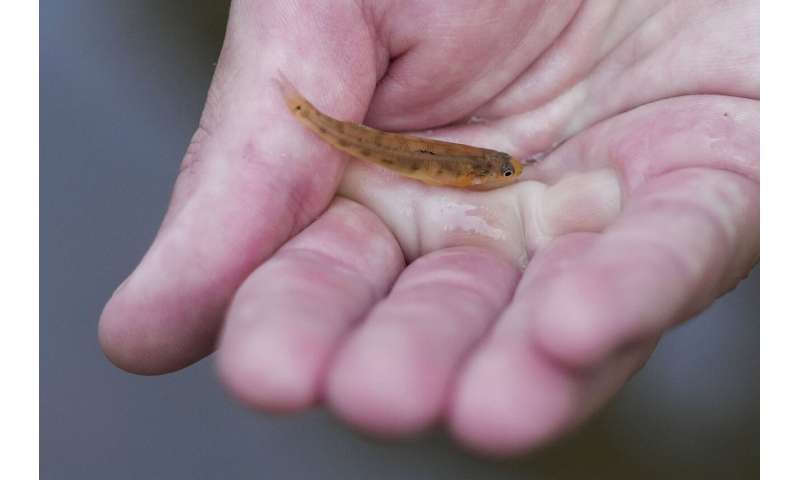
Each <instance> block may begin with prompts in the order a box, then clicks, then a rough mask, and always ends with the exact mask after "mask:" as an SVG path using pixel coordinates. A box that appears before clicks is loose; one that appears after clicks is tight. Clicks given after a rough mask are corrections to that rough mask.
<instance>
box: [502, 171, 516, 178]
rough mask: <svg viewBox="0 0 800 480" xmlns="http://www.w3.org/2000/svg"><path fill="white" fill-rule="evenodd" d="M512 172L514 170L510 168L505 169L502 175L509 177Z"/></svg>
mask: <svg viewBox="0 0 800 480" xmlns="http://www.w3.org/2000/svg"><path fill="white" fill-rule="evenodd" d="M513 174H514V172H512V171H511V170H505V171H503V176H504V177H510V176H511V175H513Z"/></svg>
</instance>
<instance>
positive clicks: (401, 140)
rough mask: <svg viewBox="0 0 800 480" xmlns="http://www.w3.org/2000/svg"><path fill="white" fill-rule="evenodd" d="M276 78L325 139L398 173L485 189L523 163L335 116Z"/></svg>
mask: <svg viewBox="0 0 800 480" xmlns="http://www.w3.org/2000/svg"><path fill="white" fill-rule="evenodd" d="M277 83H278V86H279V87H280V90H281V93H282V94H283V97H284V99H285V101H286V106H287V107H288V108H289V111H290V112H291V113H292V114H293V115H294V116H295V117H296V118H297V119H298V120H299V121H300V122H301V123H302V124H303V125H305V126H306V127H308V128H309V129H310V130H312V131H313V132H314V133H316V134H317V135H319V136H320V137H321V138H322V139H323V140H325V141H326V142H327V143H329V144H330V145H332V146H333V147H334V148H337V149H338V150H341V151H343V152H345V153H348V154H350V155H352V156H354V157H356V158H360V159H362V160H366V161H369V162H373V163H376V164H378V165H380V166H382V167H384V168H387V169H389V170H392V171H394V172H397V173H398V174H400V175H403V176H406V177H409V178H414V179H416V180H420V181H422V182H425V183H427V184H431V185H441V186H448V187H460V188H476V189H490V188H497V187H502V186H504V185H508V184H510V183H513V182H515V181H516V180H517V178H518V177H519V175H520V174H521V173H522V164H520V162H519V160H517V159H516V158H514V157H512V156H511V155H509V154H507V153H503V152H498V151H496V150H490V149H487V148H478V147H472V146H469V145H462V144H459V143H450V142H442V141H439V140H431V139H428V138H421V137H414V136H411V135H402V134H399V133H389V132H382V131H380V130H376V129H374V128H370V127H367V126H365V125H360V124H357V123H352V122H343V121H339V120H336V119H335V118H332V117H329V116H327V115H325V114H324V113H322V112H320V111H319V110H317V108H316V107H314V105H312V104H311V102H309V101H308V100H306V99H305V97H303V96H302V95H301V94H300V93H299V92H298V91H297V90H296V89H295V88H294V87H293V86H292V84H291V83H290V82H289V81H288V80H287V79H286V78H285V77H284V76H283V75H282V74H279V78H278V79H277Z"/></svg>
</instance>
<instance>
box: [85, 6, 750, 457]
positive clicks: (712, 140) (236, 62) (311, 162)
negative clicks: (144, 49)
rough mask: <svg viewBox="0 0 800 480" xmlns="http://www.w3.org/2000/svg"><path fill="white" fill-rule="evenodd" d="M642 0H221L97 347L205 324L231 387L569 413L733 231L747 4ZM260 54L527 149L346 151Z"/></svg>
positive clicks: (701, 280)
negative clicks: (521, 165)
mask: <svg viewBox="0 0 800 480" xmlns="http://www.w3.org/2000/svg"><path fill="white" fill-rule="evenodd" d="M423 3H424V2H423ZM658 3H659V2H650V3H648V4H644V3H642V2H630V3H620V4H619V5H617V4H616V3H615V2H586V3H583V4H581V3H580V2H552V3H548V2H495V3H493V2H485V1H474V2H472V1H471V2H452V3H451V2H436V3H433V2H431V3H430V4H425V5H421V4H416V3H414V2H376V3H374V4H373V3H367V2H363V3H362V2H352V3H347V4H345V2H332V1H331V2H308V4H307V5H303V6H297V5H295V4H290V3H280V2H256V1H244V0H241V1H235V2H234V3H233V6H232V9H231V16H230V21H229V28H228V32H227V37H226V40H225V45H224V47H223V52H222V54H221V57H220V62H219V65H218V68H217V71H216V73H215V76H214V80H213V83H212V86H211V89H210V92H209V96H208V101H207V105H206V109H205V111H204V113H203V117H202V119H201V122H200V128H199V129H198V132H197V133H196V135H195V137H194V138H193V140H192V143H191V145H190V147H189V149H188V152H187V155H186V157H185V158H184V160H183V163H182V166H181V171H180V175H179V177H178V180H177V182H176V186H175V192H174V195H173V199H172V202H171V205H170V208H169V211H168V213H167V216H166V218H165V220H164V223H163V225H162V227H161V229H160V230H159V232H158V235H157V237H156V239H155V241H154V243H153V245H152V247H151V249H150V250H149V251H148V253H147V255H146V256H145V257H144V259H143V260H142V262H141V264H140V265H139V266H138V267H137V268H136V270H135V271H134V273H133V274H132V275H131V276H130V277H129V279H128V280H126V281H125V282H124V283H123V285H122V286H121V287H120V288H119V289H118V291H117V292H115V294H114V295H113V296H112V298H111V299H110V300H109V303H108V305H107V306H106V309H105V310H104V312H103V315H102V318H101V323H100V340H101V343H102V345H103V348H104V350H105V352H106V354H107V355H108V357H109V358H110V359H111V360H112V361H113V362H114V363H115V364H117V365H119V366H120V367H121V368H124V369H126V370H130V371H133V372H137V373H145V374H157V373H165V372H168V371H172V370H176V369H179V368H182V367H185V366H187V365H189V364H191V363H193V362H195V361H197V360H199V359H200V358H202V357H203V356H205V355H207V354H208V353H210V352H211V351H212V349H213V348H214V346H215V345H218V347H219V355H218V357H219V358H218V362H219V363H218V364H219V371H220V375H221V377H222V380H223V382H224V383H225V384H226V385H227V386H228V388H229V389H230V391H231V392H232V393H233V394H234V395H235V396H237V397H238V398H240V399H241V400H243V401H244V402H245V403H247V404H248V405H250V406H252V407H254V408H257V409H263V410H267V411H297V410H302V409H304V408H307V407H309V406H311V405H313V404H314V403H316V402H318V401H324V402H326V403H327V404H328V405H329V406H330V407H331V408H332V409H333V410H334V411H335V412H336V413H337V414H338V415H339V416H341V417H342V418H344V419H345V420H346V421H348V422H349V423H350V424H352V425H354V426H357V427H358V428H360V429H362V430H364V431H368V432H374V433H379V434H383V435H403V434H409V433H413V432H416V431H419V430H421V429H423V428H425V427H427V426H428V425H430V424H432V423H433V422H435V421H438V420H440V419H444V420H445V421H446V422H447V423H448V424H449V425H450V427H451V429H452V431H453V432H454V435H455V436H456V437H457V438H459V439H460V440H461V441H462V442H463V443H465V444H467V445H469V446H471V447H472V448H475V449H477V450H479V451H482V452H486V453H496V454H509V453H513V452H517V451H521V450H524V449H527V448H530V447H533V446H537V445H541V444H542V443H544V442H546V441H548V440H550V439H552V438H553V437H555V436H556V435H558V434H561V433H563V432H564V431H566V430H567V429H569V428H570V427H572V426H574V425H576V424H578V423H579V422H580V421H581V420H583V419H585V418H586V417H587V416H588V415H590V414H591V413H592V412H593V411H595V410H596V409H597V408H598V407H599V406H601V405H602V404H603V403H604V402H605V401H606V400H607V399H608V398H609V397H610V396H611V395H613V394H614V393H615V392H616V391H618V389H619V388H620V387H621V386H622V385H623V384H624V382H625V381H626V380H627V379H628V378H629V377H630V375H632V374H633V373H634V372H635V371H636V370H637V369H638V368H639V367H640V366H641V365H642V364H643V362H644V361H645V360H646V359H647V357H648V356H649V354H650V352H651V351H652V349H653V348H654V346H655V344H656V342H657V340H658V338H659V336H660V335H661V334H662V333H663V332H664V331H665V330H666V329H667V328H668V327H670V326H673V325H675V324H676V323H678V322H680V321H683V320H685V319H687V318H689V317H690V316H692V315H693V314H695V313H697V312H699V311H700V310H702V309H703V308H705V307H706V306H707V305H708V304H709V303H710V302H712V301H713V300H714V299H715V298H717V297H718V296H719V295H721V294H722V293H724V292H725V291H727V290H729V289H730V288H733V287H734V286H735V285H736V283H737V282H738V280H739V279H740V278H741V277H742V276H744V275H746V274H747V272H748V271H749V270H750V268H751V267H752V265H753V264H754V262H755V261H757V257H758V169H759V166H758V163H759V154H758V143H759V132H758V120H759V110H758V108H759V107H758V95H759V81H758V43H757V42H758V41H757V38H758V10H757V9H758V6H757V3H753V2H730V3H720V2H709V3H708V4H707V5H705V6H703V7H700V8H698V4H697V3H696V2H672V3H669V4H668V5H666V6H661V5H660V4H658ZM278 70H281V71H283V72H284V73H285V74H286V75H287V77H289V78H290V79H291V80H292V81H293V82H294V83H295V84H296V86H297V87H298V89H299V90H300V91H301V92H303V94H304V95H305V96H306V97H308V98H309V100H311V101H312V102H313V103H314V104H315V105H316V106H317V107H319V108H320V109H321V110H322V111H324V112H326V113H328V114H330V115H332V116H334V117H336V118H339V119H347V120H353V121H359V120H361V119H362V118H364V117H365V116H366V122H367V123H368V124H370V125H373V126H376V127H378V128H384V129H387V130H417V131H424V132H426V133H427V134H428V135H430V136H435V137H437V138H442V139H446V140H451V141H457V142H460V143H467V144H471V145H476V146H482V147H488V148H493V149H497V150H501V151H506V152H508V153H511V154H513V155H515V156H517V157H519V158H530V157H534V156H535V157H537V158H541V157H542V155H541V154H542V153H547V155H546V156H545V157H544V158H543V159H541V160H540V161H539V162H537V163H535V164H534V165H532V166H529V167H528V168H527V169H526V172H525V174H524V177H525V179H526V180H527V181H524V182H520V183H518V184H515V185H513V186H511V187H507V188H502V189H498V190H494V191H489V192H472V191H462V190H453V189H443V188H435V187H429V186H426V185H423V184H420V183H418V182H414V181H412V180H407V179H403V178H399V177H397V176H394V175H392V174H389V173H387V172H386V171H384V170H381V169H379V168H378V167H375V166H371V165H367V164H364V163H362V162H359V161H355V160H353V161H349V162H348V160H347V158H346V157H345V156H343V155H342V154H339V153H337V152H335V151H333V150H332V149H331V148H330V147H328V146H327V145H325V144H324V143H323V142H322V141H320V140H319V139H318V138H316V137H314V136H313V134H311V133H309V132H308V131H306V130H305V129H304V128H303V127H302V126H301V125H299V124H298V123H297V122H295V120H294V119H293V118H292V117H291V115H289V114H288V112H286V111H285V107H284V106H283V103H282V101H281V99H280V96H279V93H278V92H277V90H276V88H275V84H274V82H272V81H271V80H272V79H273V78H275V76H276V74H277V71H278ZM373 90H374V91H373ZM465 119H466V121H460V122H459V120H465ZM431 129H432V130H431ZM337 191H338V192H339V195H338V196H337V197H336V198H334V195H335V194H336V192H337ZM406 262H408V263H409V264H408V265H406ZM220 333H221V335H220Z"/></svg>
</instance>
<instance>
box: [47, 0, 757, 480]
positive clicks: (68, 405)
mask: <svg viewBox="0 0 800 480" xmlns="http://www.w3.org/2000/svg"><path fill="white" fill-rule="evenodd" d="M227 9H228V2H224V1H219V0H217V1H214V0H202V1H198V0H193V1H190V0H172V1H169V2H164V1H159V0H146V1H145V0H141V1H136V2H103V1H91V0H73V1H70V2H64V1H58V0H42V1H41V2H40V12H41V13H40V32H41V33H40V62H41V66H40V135H41V136H40V138H41V144H40V155H41V160H40V161H41V179H40V192H41V199H40V209H41V211H40V215H41V227H40V228H41V239H40V250H41V253H40V255H41V257H40V258H41V263H40V264H41V272H40V285H41V299H42V300H41V302H42V303H41V307H40V311H41V328H40V332H41V338H40V352H41V353H40V355H41V362H40V382H41V386H40V428H41V430H40V449H41V450H40V462H41V465H40V467H41V478H45V479H55V478H58V479H72V478H80V479H96V478H97V479H101V478H102V479H119V480H124V479H140V478H147V479H151V478H170V479H218V478H265V477H266V478H281V479H295V478H296V479H309V478H348V479H360V478H382V479H414V480H422V479H433V478H437V479H465V478H469V479H484V478H486V479H488V478H492V479H522V478H525V479H539V478H541V479H551V478H554V479H555V478H557V479H585V478H591V479H605V478H608V479H627V478H631V479H633V478H682V479H695V478H696V479H701V478H702V479H708V478H724V479H736V478H757V476H758V463H759V452H758V446H759V436H758V433H759V419H758V411H759V390H758V389H759V326H758V322H759V306H758V302H759V273H758V269H756V270H755V271H754V272H753V273H752V274H751V275H750V277H749V278H748V279H747V280H746V281H744V282H743V283H742V284H741V285H740V286H739V288H737V289H736V290H735V291H733V292H731V293H729V294H728V295H726V296H725V297H724V298H722V299H720V300H719V301H718V302H717V303H716V304H715V305H714V306H713V307H712V308H711V309H709V310H708V311H707V312H705V313H704V314H703V315H701V316H700V317H698V318H696V319H695V320H693V321H691V322H690V323H688V324H686V325H684V326H681V327H679V328H677V329H676V330H674V331H672V332H671V333H670V334H668V335H667V336H666V337H665V338H664V339H663V340H662V342H661V344H660V345H659V347H658V349H657V350H656V353H655V355H654V356H653V358H652V359H651V360H650V362H649V363H648V365H647V366H646V367H645V368H644V369H643V370H642V371H641V372H640V373H639V374H638V375H637V376H636V377H635V378H634V379H633V381H631V382H630V384H628V386H627V387H626V388H625V389H624V390H623V391H622V392H621V394H620V395H618V396H617V398H616V399H615V400H614V401H613V402H612V403H611V404H610V405H609V406H608V407H607V408H606V409H605V410H604V411H603V412H601V414H600V415H598V416H597V417H596V418H594V420H592V421H591V422H590V423H588V424H587V425H585V426H584V427H583V428H582V429H580V430H579V431H577V432H575V433H574V434H572V435H570V436H569V437H568V438H566V439H564V440H563V441H561V442H560V443H559V444H558V445H555V446H553V447H551V448H548V449H547V450H545V451H542V452H539V453H537V454H535V455H531V456H529V457H526V458H522V459H518V460H514V461H506V462H491V461H486V460H480V459H477V458H474V457H471V456H470V455H469V454H467V453H465V452H464V451H462V450H461V449H459V448H458V446H457V445H455V444H453V443H452V442H451V441H450V440H449V438H448V437H447V435H446V434H445V433H443V432H438V431H435V432H431V433H430V434H429V435H427V436H425V437H423V438H420V439H418V440H415V441H411V442H404V443H380V442H376V441H373V440H369V439H367V438H365V437H362V436H360V435H358V434H356V433H353V432H351V431H349V430H347V429H346V428H345V427H343V426H342V425H340V424H339V423H338V422H337V421H336V420H335V419H333V418H331V417H330V416H329V415H328V414H327V413H326V412H324V411H322V410H318V411H315V412H312V413H308V414H303V415H295V416H287V417H277V416H265V415H260V414H255V413H252V412H249V411H246V410H244V409H243V408H241V407H240V406H239V405H237V404H236V403H234V402H233V401H232V400H231V399H230V398H228V397H227V396H226V395H225V393H224V392H223V391H222V389H221V387H220V386H219V384H218V382H217V380H216V378H215V375H214V372H213V368H212V367H213V365H212V361H213V358H212V359H211V360H209V359H207V360H205V361H202V362H200V363H199V364H196V365H194V366H192V367H190V368H187V369H185V370H183V371H180V372H178V373H175V374H171V375H166V376H161V377H139V376H135V375H131V374H127V373H124V372H122V371H120V370H117V369H116V368H114V367H113V366H112V365H111V364H110V363H109V362H108V361H107V360H106V359H105V357H104V356H103V354H102V352H101V351H100V348H99V346H98V343H97V340H96V327H97V319H98V315H99V313H100V311H101V309H102V307H103V304H104V303H105V300H106V299H107V298H108V296H109V295H110V294H111V292H112V291H113V289H114V288H115V287H116V286H117V284H118V283H119V282H120V281H121V280H122V279H123V278H124V277H125V276H126V275H127V274H128V273H129V271H130V270H131V269H132V268H133V267H134V266H135V265H136V263H137V262H138V261H139V259H140V258H141V256H142V254H143V253H144V252H145V249H146V248H147V246H148V245H149V243H150V241H151V240H152V238H153V236H154V234H155V232H156V229H157V227H158V225H159V222H160V220H161V217H162V215H163V213H164V210H165V207H166V205H167V201H168V199H169V194H170V189H171V186H172V182H173V180H174V178H175V175H176V173H177V168H178V163H179V161H180V159H181V157H182V155H183V153H184V150H185V148H186V145H187V144H188V141H189V138H190V136H191V134H192V133H193V131H194V128H195V127H196V125H197V121H198V119H199V116H200V111H201V109H202V106H203V102H204V99H205V93H206V90H207V88H208V85H209V82H210V80H211V75H212V73H213V71H214V63H215V60H216V57H217V55H218V53H219V49H220V46H221V44H222V39H223V35H224V31H225V21H226V15H227Z"/></svg>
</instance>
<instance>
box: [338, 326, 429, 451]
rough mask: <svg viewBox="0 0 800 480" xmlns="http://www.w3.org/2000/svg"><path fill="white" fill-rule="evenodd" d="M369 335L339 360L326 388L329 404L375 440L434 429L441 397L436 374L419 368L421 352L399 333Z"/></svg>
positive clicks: (373, 331) (345, 350) (356, 341)
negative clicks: (373, 436)
mask: <svg viewBox="0 0 800 480" xmlns="http://www.w3.org/2000/svg"><path fill="white" fill-rule="evenodd" d="M379 330H383V332H380V331H379ZM370 333H371V335H369V336H361V337H358V338H354V339H353V341H351V342H349V343H348V344H347V345H345V347H344V348H343V351H342V353H341V355H340V356H339V358H337V360H336V362H335V364H334V365H333V368H332V370H331V372H330V375H329V377H328V382H327V386H326V400H327V402H328V404H329V405H330V407H331V408H332V410H333V411H334V412H335V413H336V414H337V415H338V416H339V417H341V418H342V419H343V420H345V421H346V422H347V423H349V424H351V425H353V426H355V427H357V428H359V429H361V430H364V431H367V432H369V433H371V434H373V435H378V436H383V437H403V436H408V435H411V434H413V433H417V432H419V431H421V430H423V429H425V428H426V427H428V426H430V425H431V424H432V423H433V422H434V421H435V420H436V417H437V416H438V414H439V411H440V408H441V401H442V396H443V392H442V391H440V389H439V388H438V386H439V382H438V381H437V380H436V379H437V378H438V375H437V374H436V373H434V372H431V371H427V372H426V369H425V366H424V365H420V364H419V361H418V360H419V358H420V356H419V355H418V352H415V351H414V348H413V345H412V343H411V342H409V341H406V340H408V339H404V338H402V335H403V332H402V331H399V329H398V332H397V333H398V335H397V336H394V335H392V334H391V332H388V331H387V330H386V329H375V328H373V329H371V330H370ZM378 333H385V334H386V335H377V334H378ZM378 337H382V338H378Z"/></svg>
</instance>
